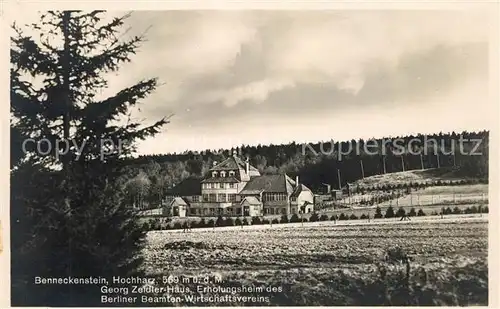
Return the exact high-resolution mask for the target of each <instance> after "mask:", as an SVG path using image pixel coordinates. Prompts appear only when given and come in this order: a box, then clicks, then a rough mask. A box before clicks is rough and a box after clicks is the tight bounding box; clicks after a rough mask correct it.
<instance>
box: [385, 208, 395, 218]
mask: <svg viewBox="0 0 500 309" xmlns="http://www.w3.org/2000/svg"><path fill="white" fill-rule="evenodd" d="M385 217H386V218H394V208H392V206H389V207H388V208H387V210H386V211H385Z"/></svg>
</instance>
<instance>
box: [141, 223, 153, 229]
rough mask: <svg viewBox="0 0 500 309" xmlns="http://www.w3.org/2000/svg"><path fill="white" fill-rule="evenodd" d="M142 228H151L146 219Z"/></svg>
mask: <svg viewBox="0 0 500 309" xmlns="http://www.w3.org/2000/svg"><path fill="white" fill-rule="evenodd" d="M142 229H143V230H144V231H149V230H150V229H151V226H150V225H149V223H148V222H147V221H146V222H144V223H143V224H142Z"/></svg>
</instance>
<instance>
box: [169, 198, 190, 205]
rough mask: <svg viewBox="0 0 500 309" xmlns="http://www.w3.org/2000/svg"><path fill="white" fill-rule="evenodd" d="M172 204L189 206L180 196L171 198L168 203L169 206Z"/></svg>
mask: <svg viewBox="0 0 500 309" xmlns="http://www.w3.org/2000/svg"><path fill="white" fill-rule="evenodd" d="M173 204H176V205H178V206H189V202H188V201H186V199H184V198H182V197H176V198H174V199H173V200H172V202H171V203H170V206H172V205H173Z"/></svg>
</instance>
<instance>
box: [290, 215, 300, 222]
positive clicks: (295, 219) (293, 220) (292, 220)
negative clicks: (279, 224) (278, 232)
mask: <svg viewBox="0 0 500 309" xmlns="http://www.w3.org/2000/svg"><path fill="white" fill-rule="evenodd" d="M290 222H300V218H299V216H298V215H297V214H293V215H292V216H291V217H290Z"/></svg>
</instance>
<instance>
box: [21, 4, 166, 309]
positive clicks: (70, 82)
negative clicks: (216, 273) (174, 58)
mask: <svg viewBox="0 0 500 309" xmlns="http://www.w3.org/2000/svg"><path fill="white" fill-rule="evenodd" d="M128 16H129V15H124V16H121V17H115V18H107V15H106V12H104V11H93V12H81V11H62V12H54V11H50V12H45V13H43V14H42V15H41V18H40V22H39V23H37V24H32V25H26V27H27V28H29V30H30V32H29V35H27V34H25V33H26V28H19V27H18V26H17V25H14V26H13V28H14V30H15V31H16V35H14V36H13V37H12V39H11V64H12V65H11V119H12V121H11V149H12V150H11V168H12V171H11V235H12V237H11V238H12V239H11V241H12V248H11V249H12V250H11V256H12V257H11V261H12V266H11V267H12V280H11V282H12V283H11V285H12V305H17V306H19V305H21V306H40V305H43V306H60V305H63V306H92V305H101V300H100V291H99V286H98V285H72V284H65V285H36V284H35V277H42V278H49V277H50V278H52V277H59V278H64V277H90V276H92V277H104V278H107V279H108V280H111V277H112V276H117V275H120V276H132V275H141V273H142V268H141V261H142V259H141V254H140V253H141V248H142V245H143V242H144V236H145V231H143V230H142V228H141V225H140V224H139V222H138V217H137V216H136V214H135V212H134V210H133V209H132V208H131V207H129V205H127V203H126V199H125V195H124V187H125V180H123V179H122V177H121V175H122V168H123V165H124V164H123V162H124V161H123V158H124V157H127V156H128V155H130V154H132V153H133V152H134V150H135V149H136V148H135V143H134V142H136V141H137V140H141V139H145V138H147V137H150V136H154V135H155V134H157V133H158V132H160V130H161V128H162V127H163V126H164V125H165V124H167V123H168V121H167V120H166V119H165V118H164V119H161V120H159V121H157V122H156V123H154V124H153V125H150V126H141V124H140V123H137V122H133V121H131V120H130V118H128V122H127V123H126V124H124V125H120V124H118V123H119V122H118V121H119V120H122V119H127V117H128V116H129V115H130V110H131V108H132V107H133V106H135V105H136V104H138V103H139V102H140V101H141V99H143V98H145V97H146V96H147V95H149V94H150V93H152V92H153V91H154V90H155V89H156V87H157V85H158V82H157V79H154V78H153V79H148V80H142V81H140V82H138V83H137V84H135V85H133V86H131V87H128V88H126V89H123V90H121V91H119V92H118V93H116V94H115V95H113V96H111V97H109V98H105V99H101V98H99V93H100V91H101V90H102V89H104V88H106V87H107V85H108V80H107V79H106V77H107V76H108V75H107V74H108V73H111V72H115V71H117V70H118V69H119V67H120V65H121V64H123V63H125V62H129V61H131V56H132V55H133V54H135V52H136V51H137V50H138V48H139V46H140V44H141V43H142V42H143V41H144V36H135V37H132V38H130V39H128V40H124V39H122V38H121V37H120V33H122V32H121V30H122V29H123V25H124V22H125V20H126V19H127V18H128ZM59 42H60V44H59ZM29 139H31V140H29ZM42 140H43V142H42V143H40V144H39V146H42V147H38V148H37V147H36V142H40V141H42ZM48 145H50V146H51V147H48ZM48 148H51V149H48ZM41 151H42V153H44V154H45V155H41ZM103 154H105V155H103Z"/></svg>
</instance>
